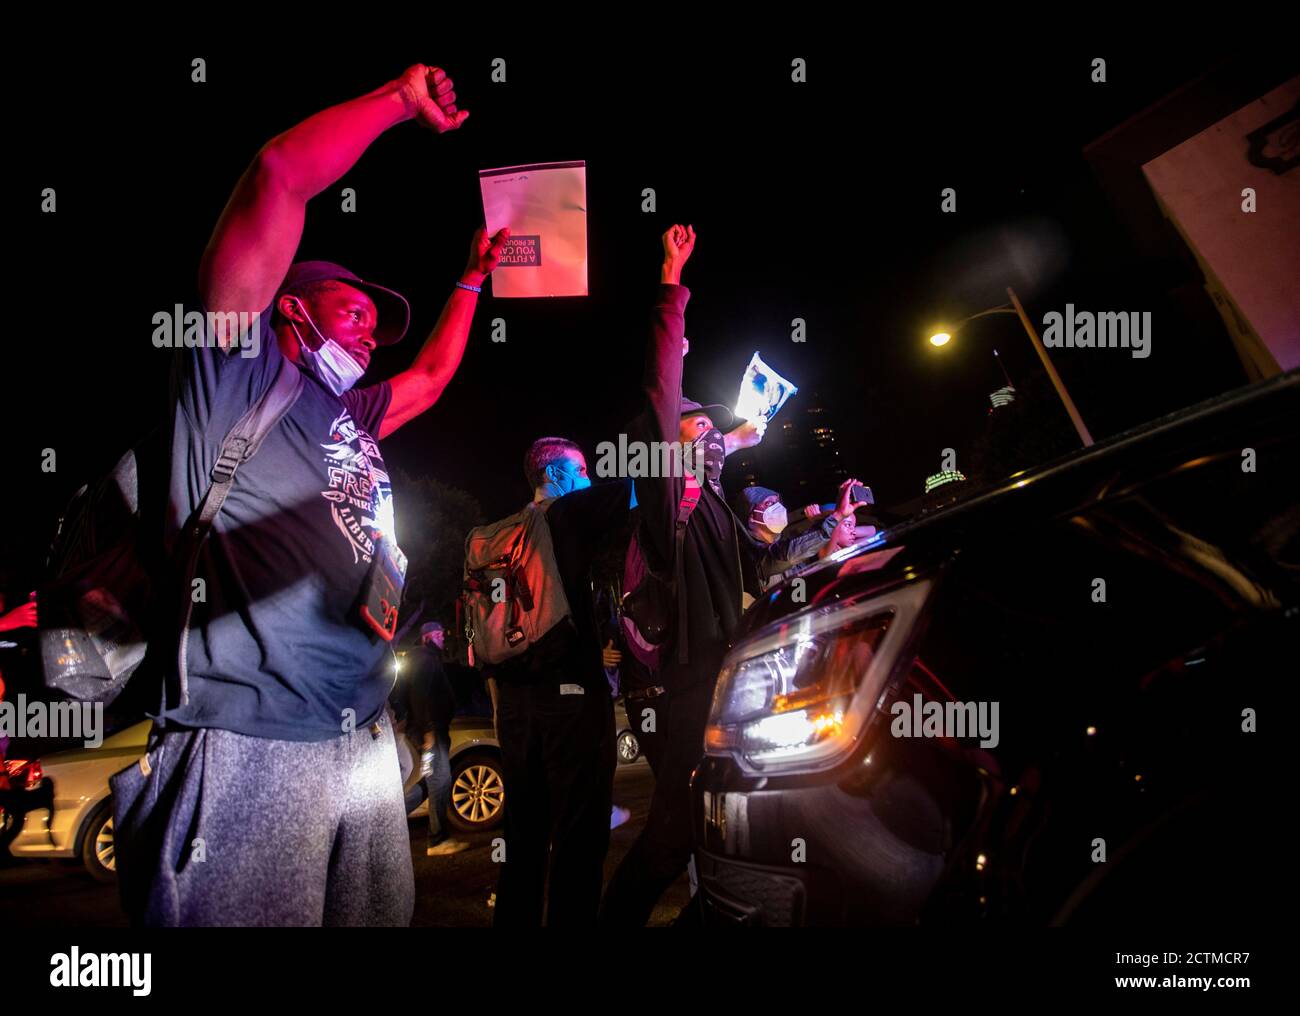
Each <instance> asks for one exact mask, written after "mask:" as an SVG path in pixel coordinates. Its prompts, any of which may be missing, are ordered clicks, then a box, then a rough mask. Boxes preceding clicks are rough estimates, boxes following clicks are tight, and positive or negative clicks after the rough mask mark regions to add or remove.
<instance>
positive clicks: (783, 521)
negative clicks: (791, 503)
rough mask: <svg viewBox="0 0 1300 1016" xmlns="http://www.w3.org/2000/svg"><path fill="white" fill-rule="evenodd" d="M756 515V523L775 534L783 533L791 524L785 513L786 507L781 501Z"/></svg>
mask: <svg viewBox="0 0 1300 1016" xmlns="http://www.w3.org/2000/svg"><path fill="white" fill-rule="evenodd" d="M755 514H756V518H755V519H754V521H756V522H757V523H758V524H759V525H761V526H763V527H764V528H765V529H767V530H769V531H770V532H773V533H779V532H781V530H783V529H785V527H786V525H787V523H788V522H789V518H788V517H787V515H786V511H785V505H783V504H781V503H780V502H779V501H778V502H777V503H776V504H774V505H770V506H768V507H767V508H766V509H764V510H763V511H762V512H757V513H755Z"/></svg>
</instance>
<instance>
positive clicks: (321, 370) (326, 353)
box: [289, 300, 366, 395]
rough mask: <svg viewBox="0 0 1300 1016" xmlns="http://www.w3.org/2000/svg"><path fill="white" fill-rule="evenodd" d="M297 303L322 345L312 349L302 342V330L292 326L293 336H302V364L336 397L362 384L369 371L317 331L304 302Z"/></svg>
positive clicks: (300, 338) (299, 337) (299, 340)
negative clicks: (362, 379)
mask: <svg viewBox="0 0 1300 1016" xmlns="http://www.w3.org/2000/svg"><path fill="white" fill-rule="evenodd" d="M297 303H298V309H299V310H301V311H302V316H303V317H305V318H306V319H307V323H308V324H309V325H311V330H312V331H313V332H315V333H316V337H317V338H319V339H320V342H321V344H320V348H319V349H308V348H307V343H305V342H303V341H302V335H301V334H299V332H298V326H297V325H296V324H294V323H293V322H292V321H290V322H289V324H290V325H292V326H293V334H294V335H297V336H298V345H299V346H301V347H302V362H303V364H304V365H305V366H306V367H307V369H308V370H310V371H311V372H312V373H313V374H315V375H316V376H317V377H318V378H319V379H320V380H321V382H322V383H323V384H324V385H325V387H326V388H328V389H329V390H330V391H332V392H333V393H334V394H335V395H342V394H343V393H344V392H346V391H348V390H349V389H350V388H351V387H352V386H353V385H355V384H356V383H357V382H358V381H360V380H361V375H362V374H364V373H365V372H366V371H365V368H364V367H362V366H361V364H359V363H357V361H356V360H354V359H353V358H352V357H351V356H349V355H348V354H347V352H346V351H345V350H344V349H343V347H342V346H340V345H339V344H338V343H337V342H335V341H334V340H333V339H327V338H326V337H325V336H324V335H322V334H321V330H320V329H319V328H317V327H316V322H315V321H313V320H312V319H311V315H310V314H308V313H307V308H306V306H304V305H303V302H302V301H301V300H298V301H297Z"/></svg>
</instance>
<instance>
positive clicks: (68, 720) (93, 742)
mask: <svg viewBox="0 0 1300 1016" xmlns="http://www.w3.org/2000/svg"><path fill="white" fill-rule="evenodd" d="M0 736H4V737H11V738H12V737H50V738H57V739H63V738H67V739H69V740H73V741H81V742H82V744H83V745H84V746H85V747H87V748H98V747H99V746H100V745H101V744H103V743H104V703H103V702H41V701H40V700H36V701H32V702H28V701H27V696H26V695H22V694H20V695H18V696H17V699H16V701H13V702H9V701H4V702H0Z"/></svg>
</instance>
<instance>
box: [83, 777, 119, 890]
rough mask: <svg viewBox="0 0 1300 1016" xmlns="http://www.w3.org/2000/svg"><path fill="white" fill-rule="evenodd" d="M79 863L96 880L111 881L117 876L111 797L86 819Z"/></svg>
mask: <svg viewBox="0 0 1300 1016" xmlns="http://www.w3.org/2000/svg"><path fill="white" fill-rule="evenodd" d="M81 863H82V864H83V865H84V866H85V868H86V870H87V871H88V872H90V874H91V877H92V878H94V879H95V880H96V881H99V882H112V881H113V880H114V879H115V878H117V851H116V849H115V845H114V842H113V799H112V798H111V797H110V798H109V799H108V800H106V801H104V802H102V803H101V804H100V806H99V807H98V808H96V809H95V810H94V812H92V813H91V816H90V818H89V819H87V821H86V827H85V832H84V833H83V834H82V837H81Z"/></svg>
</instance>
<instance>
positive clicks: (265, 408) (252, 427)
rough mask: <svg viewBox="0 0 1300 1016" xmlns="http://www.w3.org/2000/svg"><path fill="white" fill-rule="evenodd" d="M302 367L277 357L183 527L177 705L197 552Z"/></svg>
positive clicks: (294, 390) (184, 692) (288, 405)
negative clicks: (272, 375)
mask: <svg viewBox="0 0 1300 1016" xmlns="http://www.w3.org/2000/svg"><path fill="white" fill-rule="evenodd" d="M302 385H303V381H302V371H300V370H299V369H298V367H297V365H296V364H294V363H293V362H292V361H291V360H288V359H287V358H285V357H281V358H280V370H279V372H278V373H277V374H276V375H275V380H274V381H272V382H271V386H270V387H269V388H267V390H266V391H265V392H263V393H262V397H261V398H260V399H258V400H257V401H256V402H254V403H253V405H252V406H250V407H249V408H248V411H247V412H245V413H244V415H243V416H241V417H240V418H239V419H238V421H236V423H235V425H234V426H233V427H231V428H230V432H229V433H228V434H226V436H225V439H224V440H223V441H222V442H221V451H220V453H219V454H218V455H217V461H216V464H215V465H214V466H213V467H212V473H211V477H212V482H211V483H210V484H208V489H207V491H206V493H204V495H203V500H202V501H200V502H199V507H198V509H197V510H196V512H195V514H194V515H192V516H191V517H190V519H191V521H190V523H189V524H188V525H187V526H186V528H185V533H184V538H185V540H186V541H188V544H187V545H188V547H189V554H188V560H187V563H186V566H185V580H184V582H183V583H182V585H181V588H182V589H183V590H184V593H185V612H184V615H183V617H182V618H181V641H180V650H179V663H180V682H181V685H180V692H181V700H180V704H181V705H185V704H186V703H187V702H188V701H189V694H190V690H189V667H188V665H187V659H186V657H187V656H188V651H189V644H190V618H191V616H192V615H193V613H194V597H193V596H192V595H191V593H190V586H191V584H192V583H193V581H194V572H195V571H196V570H197V569H198V565H199V551H200V550H201V549H202V548H203V543H204V541H205V540H206V539H207V535H208V533H209V532H211V530H212V525H213V523H214V522H215V521H216V518H217V514H218V513H219V512H220V511H221V506H222V505H223V504H225V502H226V497H227V495H228V494H229V493H230V489H231V487H233V486H234V483H235V473H236V472H237V471H238V469H239V467H240V465H241V464H243V463H245V462H247V461H248V460H249V459H251V458H252V457H253V456H254V455H256V454H257V451H258V449H259V448H261V447H262V442H263V441H264V440H265V439H266V435H267V434H269V433H271V431H272V430H273V429H274V428H275V425H276V424H277V423H279V422H280V420H281V419H282V418H283V417H284V414H285V413H287V412H289V410H290V409H292V408H293V404H294V403H295V402H297V401H298V396H299V395H300V394H301V393H302Z"/></svg>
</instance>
